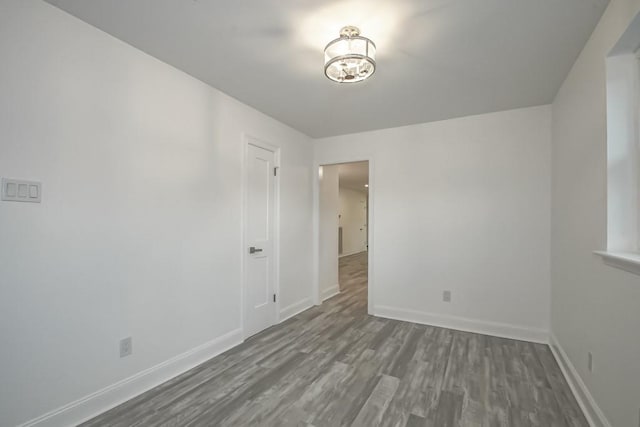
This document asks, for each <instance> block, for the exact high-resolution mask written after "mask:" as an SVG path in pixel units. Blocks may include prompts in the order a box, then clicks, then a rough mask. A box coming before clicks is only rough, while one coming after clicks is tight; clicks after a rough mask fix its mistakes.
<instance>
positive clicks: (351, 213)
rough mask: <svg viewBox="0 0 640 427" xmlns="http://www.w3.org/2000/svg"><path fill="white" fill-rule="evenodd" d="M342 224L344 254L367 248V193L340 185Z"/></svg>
mask: <svg viewBox="0 0 640 427" xmlns="http://www.w3.org/2000/svg"><path fill="white" fill-rule="evenodd" d="M339 197H340V209H339V214H340V226H341V227H342V254H340V255H341V256H345V255H351V254H355V253H358V252H362V251H366V250H367V227H366V224H367V194H366V193H365V192H362V191H356V190H352V189H350V188H344V187H340V191H339Z"/></svg>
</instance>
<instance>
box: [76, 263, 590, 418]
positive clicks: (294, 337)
mask: <svg viewBox="0 0 640 427" xmlns="http://www.w3.org/2000/svg"><path fill="white" fill-rule="evenodd" d="M366 285H367V256H366V253H363V254H356V255H353V256H348V257H343V258H341V259H340V289H341V292H340V293H339V294H338V295H336V296H334V297H332V298H330V299H328V300H327V301H325V302H324V303H323V304H322V305H320V306H316V307H312V308H310V309H308V310H306V311H304V312H302V313H300V314H298V315H296V316H293V317H292V318H291V319H288V320H287V321H286V322H283V323H281V324H279V325H276V326H274V327H271V328H269V329H267V330H265V331H263V332H261V333H259V334H257V335H255V336H253V337H251V338H249V339H248V340H246V341H245V342H244V343H242V344H241V345H239V346H236V347H234V348H233V349H231V350H229V351H227V352H225V353H223V354H221V355H220V356H218V357H215V358H213V359H211V360H209V361H207V362H205V363H203V364H201V365H200V366H197V367H196V368H194V369H192V370H190V371H188V372H185V373H184V374H182V375H179V376H177V377H176V378H173V379H171V380H170V381H167V382H166V383H164V384H162V385H160V386H158V387H156V388H154V389H152V390H149V391H148V392H146V393H143V394H142V395H140V396H138V397H136V398H134V399H131V400H130V401H128V402H125V403H124V404H122V405H120V406H118V407H116V408H114V409H112V410H110V411H107V412H105V413H104V414H102V415H100V416H98V417H96V418H94V419H93V420H90V421H88V422H86V423H85V424H84V425H85V426H109V427H132V426H145V427H146V426H153V427H156V426H163V427H164V426H167V427H168V426H176V427H178V426H179V427H184V426H191V427H196V426H296V427H297V426H311V427H313V426H315V427H325V426H327V427H334V426H351V425H352V426H388V427H405V426H410V427H415V426H422V427H446V426H451V427H454V426H455V427H493V426H495V427H517V426H523V427H529V426H536V427H567V426H569V427H574V426H575V427H587V426H588V424H587V421H586V419H585V418H584V415H583V414H582V412H581V411H580V407H579V406H578V404H577V402H576V401H575V399H574V397H573V395H572V394H571V390H570V388H569V385H568V384H567V382H566V380H565V378H564V377H563V376H562V372H561V370H560V368H559V366H558V364H557V363H556V362H555V359H554V358H553V355H552V353H551V351H550V349H549V347H548V346H546V345H542V344H533V343H528V342H523V341H515V340H509V339H505V338H497V337H491V336H486V335H479V334H473V333H468V332H461V331H455V330H450V329H443V328H437V327H432V326H425V325H417V324H413V323H409V322H400V321H395V320H390V319H383V318H377V317H374V316H370V315H368V314H367V300H366V298H367V292H366V291H367V289H366Z"/></svg>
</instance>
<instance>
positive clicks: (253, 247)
mask: <svg viewBox="0 0 640 427" xmlns="http://www.w3.org/2000/svg"><path fill="white" fill-rule="evenodd" d="M256 252H262V249H260V248H256V247H255V246H250V247H249V253H250V254H255V253H256Z"/></svg>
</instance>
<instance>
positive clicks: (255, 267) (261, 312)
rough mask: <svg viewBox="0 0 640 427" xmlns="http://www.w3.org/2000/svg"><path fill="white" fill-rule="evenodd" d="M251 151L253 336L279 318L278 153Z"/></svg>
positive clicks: (248, 232) (248, 260) (248, 311)
mask: <svg viewBox="0 0 640 427" xmlns="http://www.w3.org/2000/svg"><path fill="white" fill-rule="evenodd" d="M247 153H248V154H247V169H246V174H247V177H246V184H247V185H246V187H245V188H246V190H245V191H246V211H245V225H244V227H245V234H244V235H245V250H246V255H245V288H244V312H245V316H244V328H245V336H246V337H249V336H251V335H253V334H255V333H257V332H260V331H262V330H263V329H265V328H268V327H269V326H271V325H273V324H274V323H275V321H276V304H275V262H274V261H275V260H274V230H275V227H274V213H275V197H274V196H275V177H274V171H275V169H274V168H275V153H274V152H273V151H269V150H267V149H265V148H261V147H258V146H255V145H252V144H249V145H248V150H247Z"/></svg>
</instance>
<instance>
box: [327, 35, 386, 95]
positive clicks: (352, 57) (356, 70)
mask: <svg viewBox="0 0 640 427" xmlns="http://www.w3.org/2000/svg"><path fill="white" fill-rule="evenodd" d="M375 71H376V45H375V44H374V43H373V42H372V41H371V40H369V39H368V38H366V37H362V36H361V35H360V30H359V29H358V28H357V27H353V26H347V27H344V28H342V30H340V37H339V38H337V39H335V40H333V41H332V42H330V43H329V44H328V45H327V47H325V48H324V74H325V75H326V76H327V77H328V78H329V79H331V80H333V81H334V82H338V83H355V82H361V81H363V80H364V79H366V78H368V77H371V75H373V73H374V72H375Z"/></svg>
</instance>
